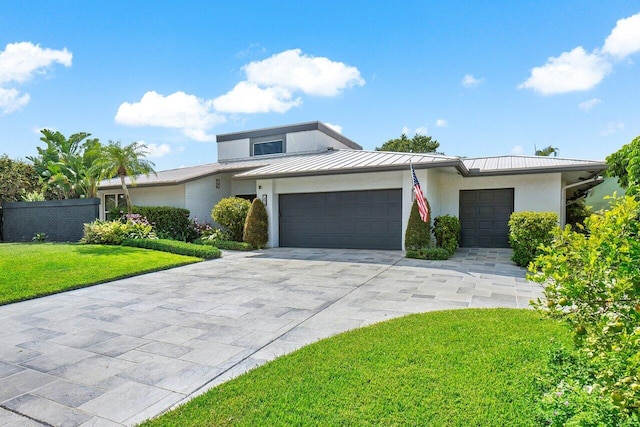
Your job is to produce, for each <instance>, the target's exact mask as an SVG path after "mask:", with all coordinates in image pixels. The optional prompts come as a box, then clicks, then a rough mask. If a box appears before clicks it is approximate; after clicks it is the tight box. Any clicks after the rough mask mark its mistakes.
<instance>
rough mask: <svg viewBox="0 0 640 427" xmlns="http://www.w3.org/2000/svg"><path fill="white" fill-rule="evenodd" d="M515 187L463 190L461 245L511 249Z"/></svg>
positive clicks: (461, 201)
mask: <svg viewBox="0 0 640 427" xmlns="http://www.w3.org/2000/svg"><path fill="white" fill-rule="evenodd" d="M512 212H513V188H501V189H494V190H462V191H460V224H461V226H462V231H461V238H462V241H461V243H460V246H464V247H476V248H508V247H509V225H508V223H509V217H510V216H511V213H512Z"/></svg>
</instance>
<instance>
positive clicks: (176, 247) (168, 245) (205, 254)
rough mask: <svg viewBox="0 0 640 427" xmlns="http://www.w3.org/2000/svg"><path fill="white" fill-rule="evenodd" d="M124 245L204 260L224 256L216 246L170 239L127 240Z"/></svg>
mask: <svg viewBox="0 0 640 427" xmlns="http://www.w3.org/2000/svg"><path fill="white" fill-rule="evenodd" d="M122 245H123V246H132V247H134V248H145V249H154V250H156V251H162V252H171V253H173V254H178V255H186V256H195V257H198V258H204V259H212V258H220V255H221V254H222V253H221V252H220V249H218V248H216V247H214V246H203V245H196V244H195V243H186V242H180V241H178V240H169V239H125V240H123V242H122Z"/></svg>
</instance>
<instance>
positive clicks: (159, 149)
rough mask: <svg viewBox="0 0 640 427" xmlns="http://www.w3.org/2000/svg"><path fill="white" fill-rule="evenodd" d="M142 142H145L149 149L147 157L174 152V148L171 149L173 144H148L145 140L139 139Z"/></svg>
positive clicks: (157, 156) (156, 156)
mask: <svg viewBox="0 0 640 427" xmlns="http://www.w3.org/2000/svg"><path fill="white" fill-rule="evenodd" d="M139 142H140V143H142V144H145V145H146V146H147V151H148V152H149V154H148V155H147V157H151V158H159V157H162V156H166V155H167V154H170V153H172V152H173V150H171V146H169V144H160V145H158V144H153V143H151V144H146V143H145V142H144V141H139Z"/></svg>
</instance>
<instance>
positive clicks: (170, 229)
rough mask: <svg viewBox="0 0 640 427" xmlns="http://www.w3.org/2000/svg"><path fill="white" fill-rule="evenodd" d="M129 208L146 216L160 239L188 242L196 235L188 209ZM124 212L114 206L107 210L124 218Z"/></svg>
mask: <svg viewBox="0 0 640 427" xmlns="http://www.w3.org/2000/svg"><path fill="white" fill-rule="evenodd" d="M131 209H132V211H133V213H134V214H138V215H142V216H143V217H145V218H147V220H148V221H149V222H150V223H151V225H153V227H154V229H155V232H156V234H157V236H158V237H160V238H161V239H173V240H181V241H183V242H190V241H192V240H193V239H195V238H196V237H197V233H196V231H195V228H194V223H193V221H191V219H189V209H183V208H174V207H171V206H132V208H131ZM126 214H127V212H126V211H122V210H120V209H118V208H116V209H114V210H112V211H110V212H109V217H110V218H120V219H121V220H124V218H125V216H126Z"/></svg>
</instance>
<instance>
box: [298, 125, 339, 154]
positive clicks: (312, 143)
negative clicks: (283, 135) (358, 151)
mask: <svg viewBox="0 0 640 427" xmlns="http://www.w3.org/2000/svg"><path fill="white" fill-rule="evenodd" d="M329 147H331V148H335V149H339V148H349V147H347V146H346V145H344V144H343V143H341V142H340V141H337V140H335V139H333V138H332V137H330V136H329V135H327V134H326V133H322V132H320V131H319V130H310V131H305V132H294V133H288V134H287V153H299V152H302V151H317V150H324V149H327V148H329Z"/></svg>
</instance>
